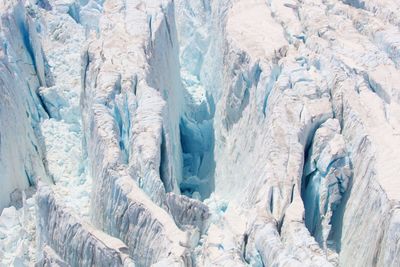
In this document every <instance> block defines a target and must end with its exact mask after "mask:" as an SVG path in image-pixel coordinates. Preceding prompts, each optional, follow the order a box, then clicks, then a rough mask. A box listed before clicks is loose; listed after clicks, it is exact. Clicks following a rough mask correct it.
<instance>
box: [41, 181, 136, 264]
mask: <svg viewBox="0 0 400 267" xmlns="http://www.w3.org/2000/svg"><path fill="white" fill-rule="evenodd" d="M36 202H37V204H36V205H37V214H36V215H37V220H38V223H37V236H38V240H37V242H38V248H37V249H38V251H39V252H40V253H42V252H44V254H43V255H39V256H38V261H40V260H43V261H44V263H46V261H48V257H49V256H48V254H47V253H46V249H45V247H46V246H50V247H51V248H52V249H53V250H54V251H55V252H56V253H57V255H59V256H60V257H61V258H62V259H63V260H64V261H65V262H67V263H68V264H69V265H70V266H135V264H134V263H133V261H132V259H130V257H129V256H128V254H127V252H128V248H127V247H126V245H125V244H124V243H123V242H121V241H120V240H118V239H116V238H112V237H111V236H108V235H106V234H104V233H103V232H100V231H98V230H96V229H94V228H92V227H90V226H89V225H87V224H85V223H84V222H81V221H80V220H79V219H78V218H76V217H74V215H72V214H71V213H70V212H69V211H68V209H66V207H64V206H63V205H60V204H59V203H57V201H56V199H55V197H54V195H53V192H52V191H51V189H50V188H49V187H47V186H43V185H41V186H40V188H39V190H38V192H37V194H36ZM66 244H68V245H66ZM56 257H57V256H56Z"/></svg>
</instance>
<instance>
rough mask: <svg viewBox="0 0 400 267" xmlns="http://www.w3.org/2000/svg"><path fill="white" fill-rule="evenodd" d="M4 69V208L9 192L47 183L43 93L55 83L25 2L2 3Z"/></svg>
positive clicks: (0, 148)
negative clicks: (43, 182) (43, 90)
mask: <svg viewBox="0 0 400 267" xmlns="http://www.w3.org/2000/svg"><path fill="white" fill-rule="evenodd" d="M0 10H1V25H0V26H1V28H0V29H1V32H0V39H1V46H0V58H1V63H0V64H1V65H0V68H1V71H0V90H1V92H0V93H1V98H0V109H1V111H0V159H1V160H0V173H1V174H0V181H1V185H2V191H1V192H2V193H1V196H0V209H2V208H4V207H6V206H8V205H9V203H10V201H11V199H10V193H12V192H13V191H14V190H22V189H26V188H27V187H29V186H34V185H35V184H36V183H37V181H38V180H39V179H42V180H45V181H48V179H47V175H46V172H45V168H46V166H45V155H44V148H43V143H42V139H41V132H40V128H39V123H40V121H41V120H42V119H43V118H47V117H48V114H46V110H45V109H43V106H42V102H41V99H40V97H39V96H38V89H39V86H41V85H46V84H47V83H48V82H50V81H49V79H50V77H48V76H47V74H48V73H47V72H46V66H45V64H46V60H45V57H44V55H43V54H42V48H41V44H40V41H39V37H38V32H37V31H38V27H37V24H35V22H34V20H33V19H32V18H31V17H30V14H29V13H28V12H27V10H26V9H25V7H24V5H23V4H22V2H20V1H3V2H1V4H0Z"/></svg>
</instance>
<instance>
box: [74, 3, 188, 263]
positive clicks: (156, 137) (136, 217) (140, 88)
mask: <svg viewBox="0 0 400 267" xmlns="http://www.w3.org/2000/svg"><path fill="white" fill-rule="evenodd" d="M104 8H105V13H104V16H103V17H102V20H101V22H100V38H99V39H96V38H93V39H92V40H91V41H90V44H89V47H88V50H87V52H85V53H84V56H83V62H84V66H83V74H82V77H83V93H82V112H83V122H84V129H85V133H86V138H85V139H86V145H87V152H88V157H89V164H90V166H91V174H92V176H93V191H92V194H93V197H92V211H93V221H94V222H95V223H96V224H97V226H98V227H99V228H100V229H102V230H104V231H105V232H107V233H109V234H111V235H113V236H116V237H118V238H120V239H121V240H123V241H124V242H125V243H126V244H127V246H128V248H129V254H130V255H131V256H132V257H133V259H134V260H135V262H137V264H138V265H140V266H148V265H150V264H152V263H155V262H157V261H159V260H161V259H165V258H170V260H172V261H174V262H175V263H178V262H180V263H181V264H189V265H190V264H191V259H190V256H188V252H187V248H190V247H191V242H195V236H193V237H191V235H192V234H191V233H190V232H184V231H182V230H180V229H179V228H178V227H177V226H176V224H175V222H174V220H173V219H172V217H171V216H170V215H169V214H168V213H167V211H166V210H163V209H162V208H165V209H167V206H166V202H165V200H166V190H168V191H169V190H172V191H177V192H179V189H178V188H176V184H177V182H178V181H179V177H180V174H179V173H180V172H181V159H180V147H179V146H176V145H175V143H176V142H178V144H179V141H178V140H179V130H178V123H179V112H180V101H179V97H180V96H179V94H178V92H179V89H180V80H179V72H177V71H178V68H177V66H178V63H177V62H178V61H177V41H176V35H175V31H174V17H173V5H172V2H168V1H165V2H157V1H155V2H146V3H144V2H137V3H126V5H125V4H124V3H123V2H122V1H117V2H116V1H108V2H106V3H105V4H104ZM121 12H122V13H123V14H125V16H121V14H122V13H121ZM131 24H134V25H138V26H137V27H134V28H132V27H128V25H131ZM139 25H140V26H139ZM116 44H117V46H118V48H116V49H115V48H113V47H115V45H116ZM122 51H123V52H122ZM121 52H122V53H121ZM149 64H152V65H151V66H150V65H149ZM174 68H175V69H174ZM152 75H153V76H152ZM174 77H175V78H174ZM153 201H154V202H153ZM157 204H158V205H157ZM193 238H194V240H193V241H191V240H192V239H193Z"/></svg>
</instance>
